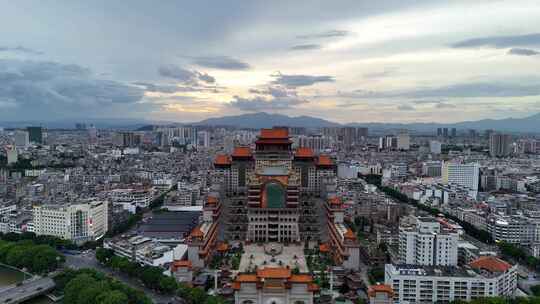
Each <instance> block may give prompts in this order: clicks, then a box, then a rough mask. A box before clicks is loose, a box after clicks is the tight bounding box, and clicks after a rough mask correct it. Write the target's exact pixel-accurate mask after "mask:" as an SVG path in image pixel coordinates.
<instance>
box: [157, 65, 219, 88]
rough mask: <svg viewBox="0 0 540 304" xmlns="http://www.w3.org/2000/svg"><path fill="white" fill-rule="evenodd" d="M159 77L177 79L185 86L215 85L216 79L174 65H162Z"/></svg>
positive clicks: (159, 69)
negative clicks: (202, 83)
mask: <svg viewBox="0 0 540 304" xmlns="http://www.w3.org/2000/svg"><path fill="white" fill-rule="evenodd" d="M158 72H159V75H161V76H163V77H167V78H172V79H176V80H178V81H180V82H182V83H184V84H198V83H200V82H204V83H214V82H216V79H215V78H214V77H212V76H210V75H208V74H205V73H201V72H198V71H192V70H187V69H184V68H181V67H179V66H177V65H174V64H167V65H162V66H160V67H159V68H158Z"/></svg>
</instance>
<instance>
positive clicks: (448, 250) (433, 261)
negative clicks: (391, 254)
mask: <svg viewBox="0 0 540 304" xmlns="http://www.w3.org/2000/svg"><path fill="white" fill-rule="evenodd" d="M458 240H459V233H458V231H456V230H453V229H447V228H444V229H443V228H442V227H441V224H440V223H439V222H438V221H437V219H435V218H433V217H418V218H417V219H416V224H415V225H413V226H401V227H400V229H399V256H400V259H401V261H402V262H403V263H404V264H408V265H425V266H456V265H457V263H458Z"/></svg>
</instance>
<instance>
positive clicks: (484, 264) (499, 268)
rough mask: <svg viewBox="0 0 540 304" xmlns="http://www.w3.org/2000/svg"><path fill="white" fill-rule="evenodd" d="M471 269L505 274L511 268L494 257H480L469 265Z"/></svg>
mask: <svg viewBox="0 0 540 304" xmlns="http://www.w3.org/2000/svg"><path fill="white" fill-rule="evenodd" d="M469 266H471V267H472V268H479V269H486V270H489V271H491V272H505V271H507V270H508V269H510V268H512V265H510V264H509V263H508V262H506V261H503V260H501V259H499V258H498V257H494V256H481V257H479V258H477V259H476V260H474V261H472V262H470V263H469Z"/></svg>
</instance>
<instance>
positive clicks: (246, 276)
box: [234, 274, 259, 283]
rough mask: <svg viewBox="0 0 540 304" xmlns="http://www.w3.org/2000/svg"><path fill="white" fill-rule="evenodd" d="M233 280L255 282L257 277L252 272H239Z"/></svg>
mask: <svg viewBox="0 0 540 304" xmlns="http://www.w3.org/2000/svg"><path fill="white" fill-rule="evenodd" d="M234 281H235V282H238V283H257V282H258V281H259V278H257V276H256V275H254V274H239V275H238V276H237V277H236V280H234Z"/></svg>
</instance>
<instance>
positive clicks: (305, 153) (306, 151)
mask: <svg viewBox="0 0 540 304" xmlns="http://www.w3.org/2000/svg"><path fill="white" fill-rule="evenodd" d="M295 156H296V157H313V150H311V148H307V147H300V148H298V149H296V154H295Z"/></svg>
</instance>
